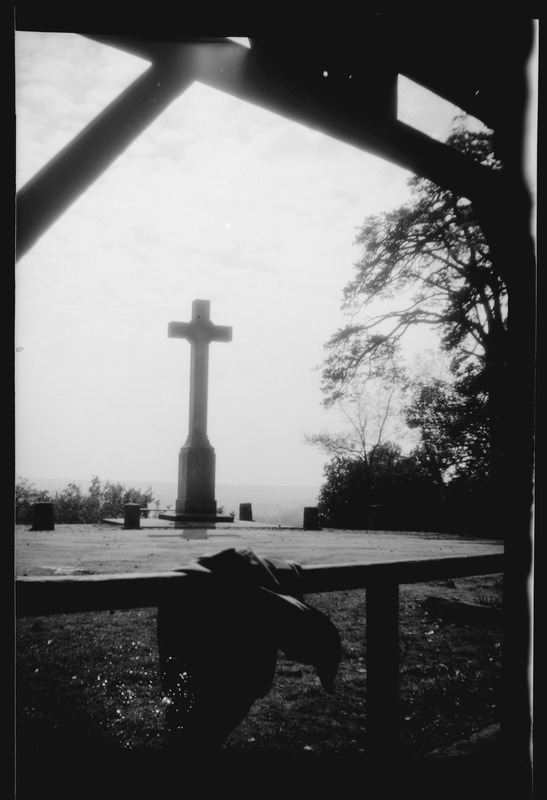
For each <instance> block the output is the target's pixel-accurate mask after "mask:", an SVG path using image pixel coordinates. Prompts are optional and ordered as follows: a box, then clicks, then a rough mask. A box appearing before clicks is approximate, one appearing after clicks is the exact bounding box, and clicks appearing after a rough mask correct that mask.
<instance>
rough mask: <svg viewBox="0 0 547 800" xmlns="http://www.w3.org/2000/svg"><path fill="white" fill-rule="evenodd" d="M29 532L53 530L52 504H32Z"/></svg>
mask: <svg viewBox="0 0 547 800" xmlns="http://www.w3.org/2000/svg"><path fill="white" fill-rule="evenodd" d="M31 530H33V531H54V530H55V521H54V515H53V503H34V509H33V518H32V528H31Z"/></svg>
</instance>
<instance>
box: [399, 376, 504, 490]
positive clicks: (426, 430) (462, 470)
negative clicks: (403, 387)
mask: <svg viewBox="0 0 547 800" xmlns="http://www.w3.org/2000/svg"><path fill="white" fill-rule="evenodd" d="M405 417H406V421H407V424H408V425H409V426H410V427H411V428H413V429H417V430H419V435H420V442H419V444H418V446H417V448H416V449H415V450H414V455H415V457H416V458H418V459H419V460H420V461H421V462H422V464H423V466H424V468H425V469H426V470H428V471H429V473H430V475H431V477H432V479H433V480H434V481H436V482H437V483H446V482H449V481H452V480H455V479H456V478H460V477H462V476H465V478H466V479H467V480H481V481H483V480H484V479H485V478H486V477H487V476H488V474H489V451H490V436H489V425H488V406H487V405H486V404H485V402H484V399H483V398H482V397H481V396H473V395H471V396H468V395H466V394H464V393H462V392H460V391H458V390H457V388H455V387H454V386H453V385H452V384H450V383H448V382H446V381H443V380H440V379H434V380H430V381H429V382H427V383H423V382H421V381H417V382H416V383H415V385H414V396H413V399H412V401H411V402H410V404H409V405H408V406H407V407H406V409H405Z"/></svg>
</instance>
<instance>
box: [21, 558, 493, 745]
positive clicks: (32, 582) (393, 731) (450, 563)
mask: <svg viewBox="0 0 547 800" xmlns="http://www.w3.org/2000/svg"><path fill="white" fill-rule="evenodd" d="M185 569H186V571H185ZM193 570H195V567H192V566H189V567H188V568H185V567H182V568H181V569H180V571H176V572H175V571H170V572H153V573H145V574H140V575H132V574H125V573H123V574H112V575H85V576H81V575H77V576H76V575H74V576H70V575H69V576H65V575H62V576H36V577H33V576H32V577H17V578H16V581H15V605H16V614H17V616H19V617H22V616H41V615H47V614H65V613H75V612H82V611H100V610H109V609H114V608H117V609H128V608H142V607H147V606H148V607H154V606H159V605H161V604H163V603H169V602H171V601H173V600H175V599H177V600H178V601H179V602H180V598H181V594H183V593H184V592H185V591H186V590H187V589H189V588H190V584H191V581H189V580H188V573H189V572H191V571H193ZM503 571H504V556H503V553H494V554H487V555H467V556H445V557H439V558H423V559H415V560H407V561H402V560H401V561H383V562H377V563H367V564H363V563H357V564H331V565H322V564H313V565H306V566H303V567H302V575H303V592H304V594H313V593H316V592H330V591H340V590H351V589H366V642H367V734H368V737H367V738H368V741H369V750H370V751H371V752H372V753H378V754H382V753H386V752H391V753H393V752H394V750H396V748H397V723H398V703H399V586H400V585H402V584H409V583H418V582H420V583H421V582H429V581H436V580H443V579H448V578H458V577H468V576H474V575H489V574H496V573H502V572H503Z"/></svg>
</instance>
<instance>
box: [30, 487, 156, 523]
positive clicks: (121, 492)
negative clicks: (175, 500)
mask: <svg viewBox="0 0 547 800" xmlns="http://www.w3.org/2000/svg"><path fill="white" fill-rule="evenodd" d="M153 501H154V493H153V491H152V488H151V487H148V489H147V490H146V491H145V492H141V491H140V490H138V489H132V488H127V487H125V486H124V485H123V484H121V483H112V482H110V481H106V483H104V484H102V483H101V481H100V480H99V478H98V477H97V476H94V477H93V478H92V480H91V486H90V487H89V490H88V492H87V494H85V493H83V492H82V489H81V487H80V486H78V484H76V483H69V484H68V486H66V487H65V488H64V489H63V490H62V491H60V492H55V494H54V495H53V496H51V495H50V493H49V492H47V491H39V490H37V489H36V487H35V486H34V485H33V484H31V483H30V482H29V481H28V480H27V479H26V478H18V479H17V481H16V484H15V522H16V523H18V524H26V523H30V522H32V510H33V505H34V503H38V502H51V503H53V507H54V514H55V522H57V523H61V524H63V523H64V524H72V525H74V524H93V523H98V522H101V520H103V519H105V518H107V517H123V516H124V512H125V505H126V504H127V503H138V504H139V505H140V506H141V508H142V507H144V506H147V505H148V504H150V503H152V502H153Z"/></svg>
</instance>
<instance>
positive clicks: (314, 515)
mask: <svg viewBox="0 0 547 800" xmlns="http://www.w3.org/2000/svg"><path fill="white" fill-rule="evenodd" d="M303 527H304V529H305V530H307V531H318V530H319V509H318V508H315V507H313V506H308V507H306V508H305V509H304V526H303Z"/></svg>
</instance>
